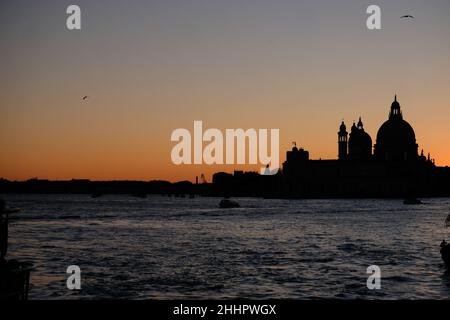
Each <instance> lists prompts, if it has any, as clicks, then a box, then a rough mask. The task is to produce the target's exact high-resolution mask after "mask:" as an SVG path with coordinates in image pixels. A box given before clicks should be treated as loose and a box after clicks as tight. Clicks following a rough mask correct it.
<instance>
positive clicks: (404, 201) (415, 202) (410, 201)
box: [403, 198, 423, 204]
mask: <svg viewBox="0 0 450 320" xmlns="http://www.w3.org/2000/svg"><path fill="white" fill-rule="evenodd" d="M403 204H423V202H422V201H420V200H419V199H417V198H408V199H405V200H403Z"/></svg>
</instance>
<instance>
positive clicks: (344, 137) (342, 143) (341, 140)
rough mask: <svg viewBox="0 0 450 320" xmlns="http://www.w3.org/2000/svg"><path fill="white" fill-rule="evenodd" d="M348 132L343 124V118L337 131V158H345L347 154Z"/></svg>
mask: <svg viewBox="0 0 450 320" xmlns="http://www.w3.org/2000/svg"><path fill="white" fill-rule="evenodd" d="M347 150H348V132H347V127H346V126H345V123H344V120H342V123H341V126H340V127H339V132H338V151H339V155H338V158H339V160H346V159H347V156H348V152H347Z"/></svg>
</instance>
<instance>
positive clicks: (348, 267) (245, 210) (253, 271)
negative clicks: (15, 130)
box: [3, 195, 450, 299]
mask: <svg viewBox="0 0 450 320" xmlns="http://www.w3.org/2000/svg"><path fill="white" fill-rule="evenodd" d="M3 198H5V199H6V200H7V201H8V202H9V203H10V205H13V206H17V207H20V208H22V211H21V212H20V213H19V214H18V217H20V219H18V220H16V221H13V222H11V224H10V246H9V252H8V256H9V258H13V257H16V258H18V259H21V260H29V261H33V262H34V264H35V267H36V270H35V271H34V272H33V273H32V277H31V282H32V284H33V288H32V290H31V291H30V298H31V299H78V298H83V299H93V298H95V299H99V298H126V299H175V298H181V299H184V298H186V299H206V298H209V299H222V298H253V299H261V298H264V299H266V298H292V299H311V298H338V299H341V298H342V299H353V298H366V299H373V298H375V299H400V298H401V299H449V298H450V275H448V274H447V273H445V268H444V266H443V263H442V260H441V257H440V254H439V244H440V242H441V241H442V239H444V238H448V232H447V231H446V230H445V229H444V227H443V224H444V223H443V222H444V219H445V217H446V216H447V215H448V213H449V212H450V199H426V200H425V202H426V204H424V205H419V206H405V205H403V204H402V201H401V200H264V199H249V198H245V199H238V201H239V202H240V204H241V205H242V208H236V209H219V208H217V203H218V202H219V200H220V199H217V198H195V199H188V198H185V199H182V198H169V197H160V196H152V197H149V198H147V199H139V198H133V197H129V196H104V197H101V198H96V199H93V198H91V197H90V196H89V195H5V196H4V197H3ZM373 264H375V265H378V266H379V267H380V268H381V275H382V280H381V290H377V291H370V290H368V289H367V287H366V279H367V277H368V274H366V268H367V267H368V266H369V265H373ZM69 265H78V266H80V268H81V272H82V290H81V291H70V290H68V289H67V288H66V277H67V276H68V275H67V274H66V268H67V267H68V266H69Z"/></svg>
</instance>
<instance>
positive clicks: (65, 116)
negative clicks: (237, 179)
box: [0, 0, 450, 181]
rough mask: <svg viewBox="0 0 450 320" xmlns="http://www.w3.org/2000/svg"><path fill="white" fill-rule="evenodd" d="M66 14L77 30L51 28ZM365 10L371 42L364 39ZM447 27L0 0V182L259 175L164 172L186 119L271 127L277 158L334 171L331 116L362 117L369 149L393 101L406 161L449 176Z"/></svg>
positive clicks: (199, 4)
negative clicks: (417, 160)
mask: <svg viewBox="0 0 450 320" xmlns="http://www.w3.org/2000/svg"><path fill="white" fill-rule="evenodd" d="M69 4H78V5H79V6H80V7H81V10H82V30H81V31H69V30H67V29H66V24H65V21H66V17H67V15H66V13H65V11H66V8H67V6H68V5H69ZM370 4H377V5H379V6H380V7H381V10H382V28H383V29H382V30H377V31H371V30H368V29H367V28H366V22H365V21H366V18H367V16H368V15H367V14H366V13H365V11H366V8H367V6H368V5H370ZM403 14H412V15H414V16H415V17H416V19H414V20H404V19H400V18H399V17H400V16H401V15H403ZM449 16H450V1H448V0H428V1H425V0H423V1H416V0H396V1H379V0H377V1H375V0H373V1H360V0H347V1H336V0H328V1H324V0H314V1H312V0H311V1H300V0H290V1H285V0H272V1H269V0H240V1H237V0H226V1H225V0H221V1H215V0H203V1H200V0H176V1H175V0H158V1H136V0H129V1H103V0H102V1H100V0H89V1H81V0H80V1H44V0H40V1H31V0H30V1H20V0H3V1H1V3H0V70H1V73H0V74H1V76H0V88H1V90H0V146H1V148H2V152H1V153H0V177H4V178H8V179H18V180H23V179H28V178H31V177H39V178H48V179H71V178H90V179H95V180H100V179H101V180H112V179H144V180H149V179H167V180H171V181H175V180H181V179H188V180H191V181H193V180H194V179H195V176H197V175H198V176H199V175H200V174H201V173H205V174H206V176H207V178H208V179H209V180H210V179H211V173H213V172H215V171H231V170H233V169H235V168H236V169H246V170H250V169H254V170H255V169H257V168H259V166H257V167H255V166H253V167H245V166H244V167H243V166H199V165H189V166H188V165H184V166H175V165H173V164H172V163H171V159H170V152H171V149H172V147H173V145H174V143H172V142H171V141H170V134H171V132H172V130H174V129H176V128H188V129H190V130H192V126H193V121H194V120H203V123H204V126H205V127H206V128H211V127H214V128H219V129H225V128H279V129H280V161H284V159H285V151H286V150H287V149H288V148H290V147H291V142H292V141H296V142H297V145H298V146H302V147H304V148H306V149H307V150H309V152H310V154H311V157H312V158H316V159H318V158H322V159H325V158H331V159H333V158H336V157H337V131H338V127H339V124H340V122H341V120H342V119H345V121H346V123H347V126H348V127H350V126H351V123H352V121H353V120H358V117H359V116H362V119H363V122H364V126H365V129H366V131H368V132H369V134H370V135H371V136H372V139H373V141H374V142H375V138H376V132H377V130H378V128H379V126H380V125H381V124H382V123H383V122H384V121H385V120H386V119H387V117H388V112H389V107H390V104H391V102H392V100H393V97H394V94H395V93H397V94H398V99H399V102H400V104H401V106H402V110H403V114H404V117H405V119H406V120H407V121H408V122H410V123H411V125H412V126H413V127H414V129H415V131H416V138H417V142H418V144H419V150H420V149H422V148H423V149H424V150H425V152H426V153H428V152H431V154H432V157H434V158H435V159H436V163H437V164H438V165H449V164H450V148H449V138H450V126H449V120H450V18H449ZM84 95H88V96H89V99H88V100H87V101H83V100H82V99H81V97H82V96H84Z"/></svg>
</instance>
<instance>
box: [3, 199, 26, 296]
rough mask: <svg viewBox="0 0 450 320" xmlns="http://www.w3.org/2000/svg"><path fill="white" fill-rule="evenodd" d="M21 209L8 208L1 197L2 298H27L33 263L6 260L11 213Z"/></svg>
mask: <svg viewBox="0 0 450 320" xmlns="http://www.w3.org/2000/svg"><path fill="white" fill-rule="evenodd" d="M18 211H19V209H16V208H8V207H7V206H6V204H5V202H4V201H3V200H1V199H0V300H27V299H28V291H29V288H30V272H31V270H32V269H33V264H31V263H29V262H19V261H17V260H16V259H10V260H6V258H5V256H6V253H7V252H8V224H9V215H10V214H14V213H17V212H18Z"/></svg>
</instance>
